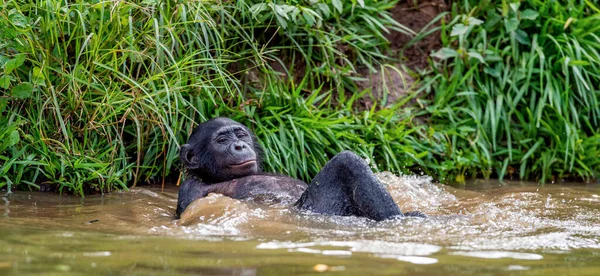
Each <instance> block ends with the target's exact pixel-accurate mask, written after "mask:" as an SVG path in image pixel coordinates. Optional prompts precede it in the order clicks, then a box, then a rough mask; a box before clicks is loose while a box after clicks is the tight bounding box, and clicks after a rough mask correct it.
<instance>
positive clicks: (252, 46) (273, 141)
mask: <svg viewBox="0 0 600 276" xmlns="http://www.w3.org/2000/svg"><path fill="white" fill-rule="evenodd" d="M394 3H395V2H394V1H377V2H375V1H359V2H353V3H350V2H343V3H342V2H340V1H325V2H315V1H291V2H281V3H280V4H275V3H273V2H268V3H267V2H264V3H263V2H260V1H228V2H225V3H217V2H208V1H185V2H177V1H141V2H124V1H84V2H76V3H71V2H63V1H33V0H31V1H3V2H2V3H1V4H0V5H1V6H0V28H1V29H3V30H4V32H2V33H1V34H0V66H1V68H2V69H3V70H2V72H1V73H0V84H1V85H0V86H1V89H2V96H1V98H0V100H1V101H0V104H1V105H0V107H1V109H0V112H2V114H3V119H2V120H3V124H2V125H3V127H2V128H0V136H1V137H3V138H5V139H4V141H6V142H5V143H3V145H2V148H0V150H1V151H0V158H1V159H0V160H2V163H1V164H2V165H0V167H1V169H2V170H1V171H0V179H2V180H0V187H7V188H8V189H9V190H10V189H11V188H12V187H14V186H17V185H19V186H20V187H21V188H26V187H27V186H29V187H30V188H38V187H39V185H40V184H47V185H50V186H56V187H58V189H59V190H60V191H61V192H70V193H77V194H81V195H83V194H84V193H85V192H89V191H94V190H99V191H109V190H111V189H113V188H115V187H116V188H124V187H126V186H128V185H131V184H134V185H135V183H138V182H140V181H151V180H153V179H154V180H156V179H157V178H162V177H165V176H169V175H170V174H171V173H172V172H173V170H174V169H176V168H177V163H178V162H177V158H178V147H179V145H180V144H181V143H182V142H183V141H185V140H186V139H187V137H188V135H189V133H190V132H191V130H192V129H193V127H194V126H195V125H196V124H197V123H198V122H201V121H203V120H206V119H207V118H211V117H214V116H229V117H233V118H235V119H237V120H239V121H241V122H243V123H246V124H248V125H249V126H251V127H253V128H255V130H256V132H257V134H258V136H259V138H260V139H261V140H262V141H263V143H264V146H265V148H266V149H268V151H267V152H266V155H267V156H266V159H267V161H268V163H267V164H268V166H269V167H268V169H270V170H273V171H280V172H286V173H289V174H291V175H294V176H299V177H302V178H305V179H306V178H308V177H309V176H310V175H313V174H314V173H315V172H316V171H317V169H318V168H319V167H320V166H322V165H323V164H324V162H325V161H326V160H327V159H328V156H329V155H331V154H333V153H335V151H338V150H340V149H343V148H349V147H354V146H357V150H358V151H360V152H361V153H363V154H364V155H365V156H381V158H383V159H381V160H384V159H392V160H398V159H401V158H402V157H401V156H395V155H394V153H396V152H397V150H391V149H390V148H389V147H391V145H392V144H393V145H396V143H397V142H391V141H387V140H385V139H387V138H388V137H396V136H398V137H401V136H402V135H405V133H406V132H407V131H405V130H403V129H402V127H400V128H398V129H383V128H382V126H386V125H395V124H398V125H400V126H402V125H403V124H405V123H406V122H407V121H408V117H407V116H404V117H401V116H398V115H396V114H394V113H393V112H390V111H372V112H365V113H363V114H362V115H360V114H359V116H350V115H353V114H354V112H353V110H354V109H353V106H352V102H353V101H354V100H356V98H357V95H354V96H351V97H346V96H345V95H344V94H343V93H342V94H338V93H334V90H337V89H336V88H335V87H343V86H344V83H348V82H350V78H351V74H350V72H352V71H353V68H354V67H355V66H359V65H361V66H373V65H374V64H377V62H378V60H380V59H383V58H384V55H383V51H384V50H385V45H386V44H385V38H384V37H383V35H382V33H384V32H386V31H388V30H393V29H395V30H400V31H402V30H403V29H402V26H401V25H399V24H398V23H396V22H395V21H393V20H391V18H390V17H389V14H387V13H386V10H387V9H389V8H390V7H392V6H393V5H394ZM282 11H286V13H282ZM288 13H291V14H292V15H291V16H288V15H286V14H288ZM297 60H300V62H302V63H303V64H301V65H298V66H301V67H302V68H301V69H295V68H294V67H293V66H291V67H287V68H286V69H287V70H290V71H296V72H300V73H299V74H295V75H292V74H290V77H282V76H281V72H276V71H275V70H273V69H272V68H271V66H273V64H276V63H279V64H283V62H284V61H286V62H288V61H297ZM301 71H303V72H301ZM365 126H367V127H368V128H366V129H365V128H364V127H365ZM368 129H377V130H378V131H379V132H378V133H377V134H369V135H371V137H370V138H369V139H365V137H364V135H362V134H363V133H364V132H365V131H367V130H368ZM382 145H383V146H384V147H386V148H387V151H386V152H383V151H382V150H381V149H380V147H382ZM300 153H302V154H300ZM290 156H302V158H301V159H297V158H288V157H290ZM400 164H402V163H399V162H393V163H391V165H392V166H395V167H396V169H400ZM381 165H382V166H384V168H387V165H384V164H383V163H382V164H381ZM177 176H178V175H175V177H177Z"/></svg>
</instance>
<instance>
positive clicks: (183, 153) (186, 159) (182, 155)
mask: <svg viewBox="0 0 600 276" xmlns="http://www.w3.org/2000/svg"><path fill="white" fill-rule="evenodd" d="M179 159H181V162H183V165H184V166H185V168H186V169H192V170H194V169H197V168H198V167H199V165H200V164H199V163H198V158H197V157H196V156H195V155H194V151H193V147H192V145H190V144H185V145H183V146H181V149H180V150H179Z"/></svg>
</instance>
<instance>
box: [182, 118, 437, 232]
mask: <svg viewBox="0 0 600 276" xmlns="http://www.w3.org/2000/svg"><path fill="white" fill-rule="evenodd" d="M261 153H262V151H261V147H260V145H259V144H258V143H257V139H256V137H255V136H254V135H253V134H252V133H251V132H250V130H249V129H248V128H246V127H245V126H244V125H242V124H240V123H238V122H236V121H233V120H231V119H228V118H214V119H211V120H209V121H207V122H204V123H202V124H200V125H199V126H198V127H197V128H196V129H195V130H194V131H193V132H192V135H191V137H190V140H189V141H188V143H187V144H185V145H183V146H182V147H181V151H180V157H181V161H182V162H183V165H184V167H185V169H186V171H187V172H186V173H187V175H186V176H187V177H186V180H185V181H184V182H183V184H182V185H181V187H180V189H179V195H178V202H177V211H176V217H177V218H179V216H180V215H181V213H183V211H184V210H185V208H186V207H187V206H188V205H189V204H190V203H191V202H192V201H194V200H196V199H198V198H202V197H205V196H207V195H208V194H209V193H218V194H222V195H225V196H228V197H231V198H235V199H246V198H251V199H262V200H271V201H275V202H288V203H290V204H291V203H293V204H294V206H295V207H296V208H298V209H299V210H307V211H311V212H314V213H320V214H327V215H340V216H361V217H367V218H370V219H373V220H376V221H381V220H386V219H392V218H397V217H403V216H406V215H409V216H425V215H423V214H422V213H420V212H410V213H406V214H403V213H402V212H401V211H400V208H399V207H398V205H396V203H395V202H394V200H393V199H392V197H391V196H390V194H389V193H388V192H387V191H386V190H385V188H384V187H383V185H382V184H381V183H380V182H379V181H378V180H377V179H376V177H375V175H374V174H373V172H372V171H371V169H370V168H369V167H368V165H367V163H366V162H365V161H364V160H363V159H362V158H360V157H358V156H357V155H356V154H354V153H352V152H349V151H344V152H341V153H339V154H337V155H336V156H334V157H333V158H332V159H331V160H330V161H329V162H328V163H327V164H325V166H324V167H323V169H322V170H321V171H320V172H319V173H318V174H317V175H316V176H315V178H314V179H313V181H312V182H311V183H310V185H306V183H304V182H302V181H300V180H297V179H294V178H291V177H288V176H282V175H273V174H268V173H264V172H262V169H261Z"/></svg>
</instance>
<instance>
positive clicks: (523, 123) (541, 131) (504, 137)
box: [420, 1, 600, 182]
mask: <svg viewBox="0 0 600 276" xmlns="http://www.w3.org/2000/svg"><path fill="white" fill-rule="evenodd" d="M599 7H600V6H599V5H598V1H460V2H457V3H455V5H453V7H452V14H451V18H452V20H451V21H450V22H448V23H443V24H442V25H441V27H440V29H441V39H442V42H443V44H444V48H442V49H441V50H440V51H438V52H437V53H435V54H434V55H432V56H433V57H434V58H435V62H434V64H433V68H434V69H433V72H432V73H431V74H430V75H429V76H428V78H427V79H426V80H425V81H424V83H425V85H424V86H423V91H424V93H425V94H426V95H427V96H426V97H424V98H425V99H424V100H423V101H422V104H423V105H425V106H426V107H425V108H424V110H423V111H422V112H421V114H420V115H425V116H428V117H429V118H428V122H429V123H430V124H432V125H434V127H433V128H434V132H441V133H444V136H445V137H444V138H443V139H442V140H443V141H442V143H446V144H450V145H451V148H447V149H446V150H444V151H437V152H436V151H433V153H435V154H437V155H438V158H437V159H438V160H439V161H440V163H441V164H442V165H443V162H446V161H448V160H450V162H451V163H453V164H454V165H455V167H454V168H452V167H448V168H443V170H444V171H445V172H447V173H449V174H455V175H457V177H458V179H459V180H460V178H461V177H463V176H464V175H465V174H469V175H472V176H481V175H484V176H485V175H489V174H490V173H494V174H495V175H497V176H498V177H499V178H501V179H502V178H503V177H504V176H506V175H507V174H509V175H510V176H513V177H515V178H521V179H535V180H540V181H541V182H546V181H549V180H552V181H554V180H557V179H563V178H568V179H578V180H586V181H589V180H591V179H594V178H597V177H598V175H599V172H600V132H599V131H598V130H599V129H600V86H599V85H600V73H599V72H600V70H599V69H600V8H599ZM448 157H450V158H448ZM457 172H458V173H457Z"/></svg>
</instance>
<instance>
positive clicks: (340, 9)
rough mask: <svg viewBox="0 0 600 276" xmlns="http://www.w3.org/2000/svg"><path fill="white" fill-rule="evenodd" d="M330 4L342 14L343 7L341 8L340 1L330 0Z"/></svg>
mask: <svg viewBox="0 0 600 276" xmlns="http://www.w3.org/2000/svg"><path fill="white" fill-rule="evenodd" d="M331 4H333V7H334V8H335V9H336V10H337V11H338V12H339V13H342V11H343V9H342V8H343V7H342V1H340V0H332V1H331Z"/></svg>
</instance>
